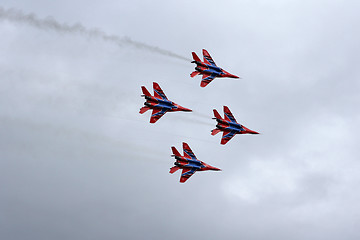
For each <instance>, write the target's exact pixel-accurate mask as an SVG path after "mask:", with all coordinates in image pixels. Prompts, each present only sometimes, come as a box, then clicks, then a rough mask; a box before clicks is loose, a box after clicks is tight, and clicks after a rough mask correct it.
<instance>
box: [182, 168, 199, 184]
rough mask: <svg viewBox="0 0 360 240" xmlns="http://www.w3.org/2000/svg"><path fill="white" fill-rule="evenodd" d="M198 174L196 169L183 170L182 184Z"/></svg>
mask: <svg viewBox="0 0 360 240" xmlns="http://www.w3.org/2000/svg"><path fill="white" fill-rule="evenodd" d="M195 172H196V168H183V170H182V173H181V177H180V182H181V183H184V182H186V180H188V179H189V178H190V177H191V176H192V175H193V174H194V173H195Z"/></svg>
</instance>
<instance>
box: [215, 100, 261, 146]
mask: <svg viewBox="0 0 360 240" xmlns="http://www.w3.org/2000/svg"><path fill="white" fill-rule="evenodd" d="M214 115H215V117H214V118H213V119H216V121H217V125H216V128H215V129H213V130H212V131H211V135H216V134H218V133H219V132H223V136H222V138H221V144H223V145H225V144H226V143H227V142H228V141H229V140H230V139H231V138H232V137H234V136H235V134H246V133H249V134H259V133H258V132H255V131H253V130H250V129H248V128H247V127H245V126H243V125H241V124H240V123H238V122H237V121H236V120H235V118H234V116H233V115H232V113H231V112H230V109H229V108H228V107H227V106H224V118H222V117H221V116H220V114H219V113H218V111H216V109H214Z"/></svg>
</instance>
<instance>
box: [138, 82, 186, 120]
mask: <svg viewBox="0 0 360 240" xmlns="http://www.w3.org/2000/svg"><path fill="white" fill-rule="evenodd" d="M153 88H154V96H151V94H150V93H149V91H148V90H147V89H146V87H144V86H141V89H142V92H143V93H144V94H143V95H141V96H142V97H145V100H146V102H145V103H144V105H145V106H144V107H142V108H141V109H140V112H139V113H140V114H143V113H144V112H146V111H147V110H149V109H153V111H152V114H151V118H150V123H155V122H156V121H157V120H159V119H160V118H161V117H162V116H163V115H164V114H165V113H166V112H175V111H184V112H191V111H192V110H191V109H188V108H184V107H181V106H180V105H178V104H176V103H174V102H172V101H170V100H168V99H167V97H166V96H165V94H164V92H163V90H162V89H161V88H160V86H159V84H157V83H156V82H153Z"/></svg>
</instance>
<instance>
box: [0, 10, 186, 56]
mask: <svg viewBox="0 0 360 240" xmlns="http://www.w3.org/2000/svg"><path fill="white" fill-rule="evenodd" d="M0 19H5V20H8V21H12V22H17V23H26V24H29V25H31V26H33V27H36V28H39V29H44V30H48V29H50V30H53V31H57V32H60V33H69V34H71V33H75V34H82V35H85V36H87V37H90V38H99V39H102V40H104V41H106V42H110V43H113V44H117V45H118V46H125V45H128V46H133V47H136V48H139V49H145V50H148V51H151V52H155V53H158V54H162V55H165V56H169V57H173V58H177V59H182V60H186V61H191V60H189V59H188V58H186V57H183V56H180V55H178V54H176V53H173V52H171V51H168V50H164V49H161V48H159V47H155V46H151V45H148V44H146V43H142V42H137V41H133V40H131V39H130V38H129V37H126V36H125V37H119V36H116V35H109V34H107V33H105V32H103V31H101V30H99V29H90V28H86V27H84V26H83V25H81V24H74V25H68V24H66V23H59V22H57V21H56V20H55V19H54V18H52V17H47V18H45V19H40V18H39V17H37V16H36V15H35V14H32V13H31V14H25V13H23V12H22V11H20V10H17V9H4V8H2V7H0Z"/></svg>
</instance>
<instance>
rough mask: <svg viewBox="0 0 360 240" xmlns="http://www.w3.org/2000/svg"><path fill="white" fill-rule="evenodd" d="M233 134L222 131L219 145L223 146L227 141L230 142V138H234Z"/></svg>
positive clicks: (233, 132)
mask: <svg viewBox="0 0 360 240" xmlns="http://www.w3.org/2000/svg"><path fill="white" fill-rule="evenodd" d="M235 133H236V132H235V131H224V133H223V135H222V138H221V144H223V145H225V144H226V143H227V142H228V141H230V139H231V138H233V137H234V136H235Z"/></svg>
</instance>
